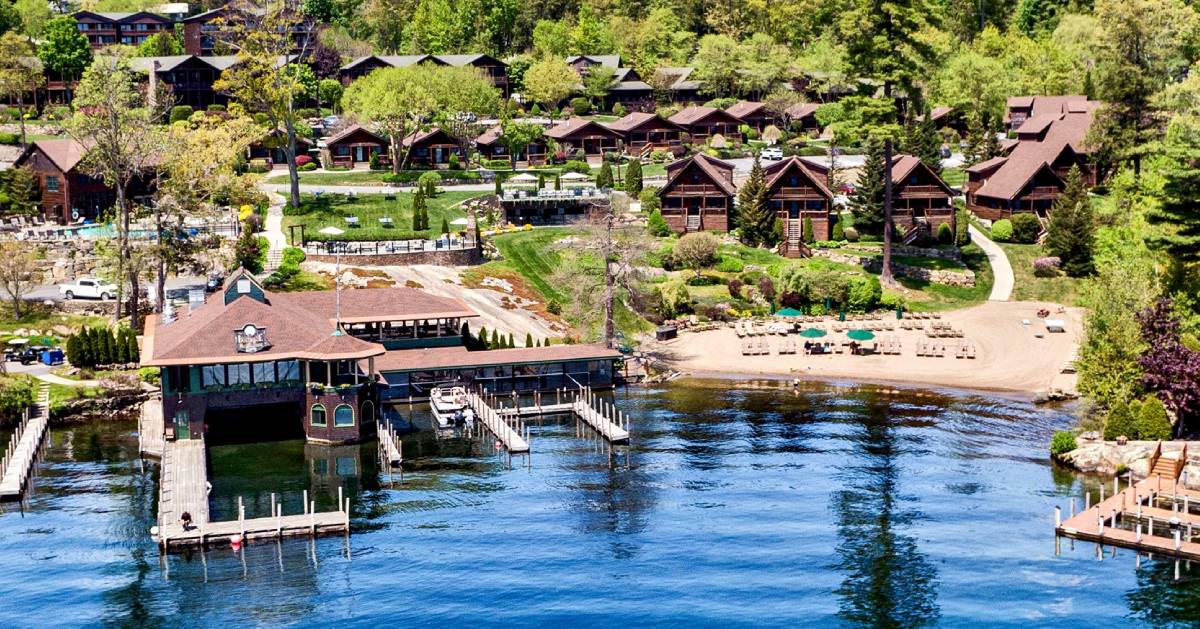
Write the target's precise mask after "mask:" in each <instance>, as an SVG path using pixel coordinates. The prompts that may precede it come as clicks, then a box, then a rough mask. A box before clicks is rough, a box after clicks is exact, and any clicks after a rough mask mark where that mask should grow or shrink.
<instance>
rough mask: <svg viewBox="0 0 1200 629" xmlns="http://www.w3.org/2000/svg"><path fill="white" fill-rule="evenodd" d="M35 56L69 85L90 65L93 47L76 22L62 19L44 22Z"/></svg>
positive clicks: (64, 17) (69, 18)
mask: <svg viewBox="0 0 1200 629" xmlns="http://www.w3.org/2000/svg"><path fill="white" fill-rule="evenodd" d="M37 56H38V59H40V60H41V61H42V65H43V66H44V67H45V68H46V69H47V70H50V71H51V72H54V73H55V74H57V75H58V76H60V77H62V79H63V80H64V81H66V82H68V83H69V82H70V81H74V80H76V79H77V78H79V77H80V76H81V75H82V74H83V71H84V70H86V69H87V67H88V66H89V65H91V63H92V47H91V45H90V44H88V40H87V37H85V36H84V35H83V33H80V32H79V27H78V26H76V25H75V19H74V18H72V17H68V16H63V17H58V18H54V19H53V20H50V21H49V22H47V23H46V27H45V29H44V30H43V33H42V43H41V45H40V46H38V51H37ZM68 95H69V92H68Z"/></svg>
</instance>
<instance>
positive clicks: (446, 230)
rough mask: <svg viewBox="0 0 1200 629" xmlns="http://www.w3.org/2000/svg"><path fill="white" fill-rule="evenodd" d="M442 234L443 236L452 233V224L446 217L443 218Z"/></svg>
mask: <svg viewBox="0 0 1200 629" xmlns="http://www.w3.org/2000/svg"><path fill="white" fill-rule="evenodd" d="M442 233H443V234H449V233H450V223H449V222H448V221H447V220H446V217H445V216H443V217H442Z"/></svg>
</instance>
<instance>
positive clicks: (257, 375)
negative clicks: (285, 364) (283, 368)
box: [254, 362, 275, 383]
mask: <svg viewBox="0 0 1200 629" xmlns="http://www.w3.org/2000/svg"><path fill="white" fill-rule="evenodd" d="M254 382H255V383H270V382H275V363H273V362H270V363H254Z"/></svg>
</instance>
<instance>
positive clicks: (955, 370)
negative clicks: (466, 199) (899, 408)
mask: <svg viewBox="0 0 1200 629" xmlns="http://www.w3.org/2000/svg"><path fill="white" fill-rule="evenodd" d="M1042 308H1046V309H1049V310H1051V312H1056V310H1057V309H1059V308H1060V306H1058V305H1056V304H1047V303H1041V302H985V303H983V304H980V305H976V306H972V307H970V308H964V309H961V310H955V311H948V312H945V313H943V314H942V319H941V321H943V322H947V323H949V324H950V325H952V326H953V327H955V328H957V329H960V330H962V331H963V334H964V336H963V338H962V339H959V338H946V339H935V341H937V342H941V343H944V344H945V346H946V349H947V352H946V355H945V356H942V357H936V358H934V357H918V356H916V351H915V347H916V343H917V342H918V341H919V340H922V339H925V335H924V333H923V332H922V331H915V330H901V329H899V328H898V327H897V328H896V329H895V330H892V331H883V332H877V333H876V334H877V335H878V336H882V337H889V336H890V337H895V338H897V339H898V340H900V342H901V344H902V347H903V349H902V351H901V354H899V355H891V354H888V355H881V354H872V355H866V356H854V355H848V354H821V355H806V354H804V353H803V351H802V348H803V341H804V339H802V338H799V337H797V336H796V335H794V334H793V335H789V336H788V337H786V338H789V339H791V340H793V341H794V342H795V343H796V344H797V346H798V349H800V350H801V351H799V352H798V353H796V354H786V355H782V354H777V353H772V354H770V355H763V356H743V355H742V354H741V343H742V339H740V338H738V337H737V336H736V333H735V332H734V330H733V329H731V328H729V327H725V328H719V329H716V330H707V331H703V332H687V331H681V333H680V334H679V336H678V338H676V339H672V340H670V341H650V342H648V343H647V344H646V346H645V351H646V353H647V354H648V357H649V360H651V361H652V363H655V364H657V365H659V366H660V367H663V368H666V369H670V370H674V371H678V372H680V373H684V374H691V375H693V376H697V377H704V376H715V377H725V378H729V377H732V378H739V377H740V378H753V377H771V378H778V379H792V378H799V379H801V380H815V381H823V382H836V381H839V380H841V381H849V382H855V383H859V384H881V385H883V386H903V387H926V388H937V389H953V390H959V391H975V392H982V393H987V394H991V395H996V394H999V395H1003V396H1006V397H1012V398H1015V399H1034V400H1035V401H1037V400H1038V399H1041V398H1044V397H1048V396H1052V394H1055V393H1062V394H1063V395H1064V396H1065V397H1067V398H1070V397H1073V396H1075V395H1076V388H1075V385H1076V380H1077V378H1076V376H1075V374H1072V373H1063V367H1064V366H1065V365H1066V364H1067V363H1068V362H1070V361H1071V360H1072V359H1073V357H1074V356H1075V355H1076V352H1077V351H1078V346H1079V340H1080V338H1081V337H1082V329H1083V310H1082V309H1080V308H1065V309H1063V311H1062V312H1059V313H1056V314H1054V315H1052V317H1054V318H1060V319H1063V320H1064V321H1065V323H1066V327H1067V331H1066V333H1053V334H1052V333H1048V332H1046V330H1045V326H1044V323H1043V321H1042V320H1041V319H1038V318H1036V316H1035V313H1036V312H1037V310H1039V309H1042ZM1024 321H1029V325H1025V323H1024ZM830 323H831V321H826V322H825V323H823V324H816V325H819V326H822V327H825V328H826V329H828V328H829V326H830ZM850 325H854V324H853V323H852V322H851V323H850ZM1038 334H1041V336H1040V337H1039V336H1037V335H1038ZM757 338H760V339H766V341H767V343H768V344H770V345H771V346H773V347H774V346H776V344H777V343H779V341H781V340H782V339H784V338H785V337H782V336H777V335H771V336H765V337H757ZM825 338H826V340H833V341H838V340H841V339H842V338H844V333H841V334H840V333H833V332H831V333H830V334H829V335H828V336H827V337H825ZM962 340H969V341H971V342H973V343H974V344H975V346H976V347H977V348H978V357H977V358H975V359H969V358H957V357H955V356H954V349H955V348H957V346H958V344H959V342H961V341H962ZM1060 399H1061V398H1060ZM1052 401H1053V400H1052Z"/></svg>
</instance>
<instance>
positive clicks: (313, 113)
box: [296, 107, 321, 118]
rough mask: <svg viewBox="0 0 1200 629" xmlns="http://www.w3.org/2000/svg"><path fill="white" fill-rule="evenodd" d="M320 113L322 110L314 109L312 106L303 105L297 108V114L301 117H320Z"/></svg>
mask: <svg viewBox="0 0 1200 629" xmlns="http://www.w3.org/2000/svg"><path fill="white" fill-rule="evenodd" d="M320 115H321V112H319V111H317V110H316V109H313V108H312V107H301V108H300V109H297V110H296V116H297V117H299V118H318V117H320Z"/></svg>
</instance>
